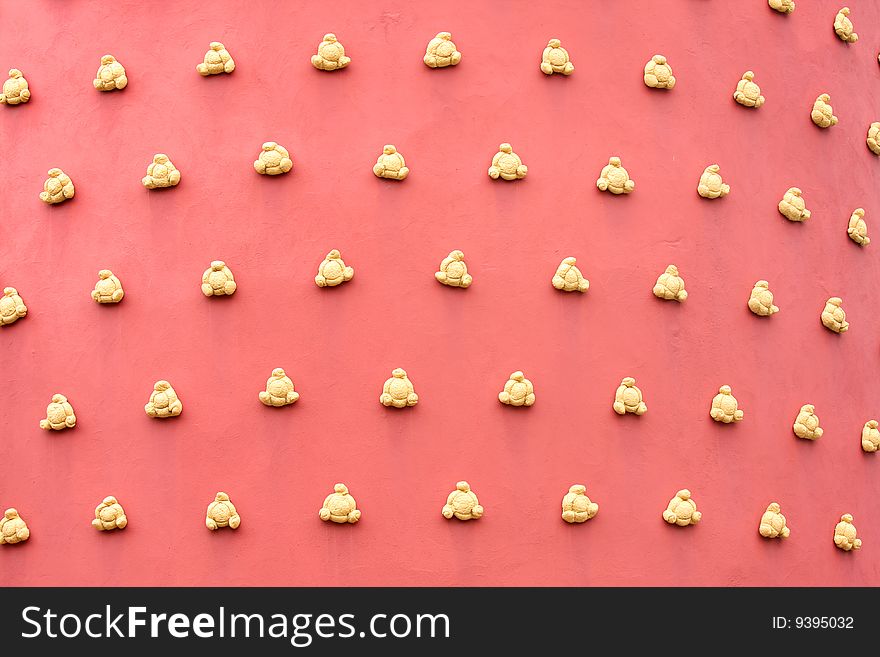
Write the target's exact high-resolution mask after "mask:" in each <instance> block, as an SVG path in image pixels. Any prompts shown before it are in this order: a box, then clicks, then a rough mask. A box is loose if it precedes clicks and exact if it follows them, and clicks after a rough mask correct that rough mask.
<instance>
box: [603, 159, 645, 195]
mask: <svg viewBox="0 0 880 657" xmlns="http://www.w3.org/2000/svg"><path fill="white" fill-rule="evenodd" d="M596 187H598V188H599V190H600V191H603V192H604V191H609V192H611V193H612V194H629V193H630V192H631V191H632V190H634V189H635V188H636V181H635V180H633V179H632V178H630V177H629V173H627V170H626V169H624V168H623V166H621V164H620V158H619V157H612V158H609V160H608V164H606V165H605V166H604V167H603V168H602V173H600V174H599V179H598V180H597V181H596Z"/></svg>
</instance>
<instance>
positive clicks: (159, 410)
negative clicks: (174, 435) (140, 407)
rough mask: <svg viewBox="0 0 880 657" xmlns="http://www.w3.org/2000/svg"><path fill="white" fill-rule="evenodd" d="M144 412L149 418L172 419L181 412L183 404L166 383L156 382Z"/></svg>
mask: <svg viewBox="0 0 880 657" xmlns="http://www.w3.org/2000/svg"><path fill="white" fill-rule="evenodd" d="M144 411H145V412H146V414H147V415H149V416H150V417H174V416H176V415H180V413H181V412H182V411H183V402H181V401H180V399H179V398H178V396H177V393H176V392H175V391H174V388H172V387H171V384H170V383H168V381H156V384H155V385H154V386H153V392H152V393H150V401H149V402H147V403H146V404H145V405H144Z"/></svg>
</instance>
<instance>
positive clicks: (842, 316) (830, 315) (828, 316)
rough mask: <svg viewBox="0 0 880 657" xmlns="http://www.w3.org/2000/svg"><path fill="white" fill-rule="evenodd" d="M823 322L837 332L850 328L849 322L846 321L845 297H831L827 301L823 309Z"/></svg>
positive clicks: (826, 326) (829, 328)
mask: <svg viewBox="0 0 880 657" xmlns="http://www.w3.org/2000/svg"><path fill="white" fill-rule="evenodd" d="M822 324H823V325H824V326H825V328H827V329H828V330H830V331H834V332H835V333H843V332H845V331H847V330H849V322H847V321H846V312H845V311H844V310H843V299H841V298H840V297H831V298H830V299H828V301H826V302H825V308H824V309H823V310H822Z"/></svg>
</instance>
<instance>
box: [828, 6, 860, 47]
mask: <svg viewBox="0 0 880 657" xmlns="http://www.w3.org/2000/svg"><path fill="white" fill-rule="evenodd" d="M848 17H849V7H844V8H843V9H841V10H840V11H839V12H837V16H835V17H834V33H835V34H836V35H837V36H838V37H839V38H840V40H841V41H846V42H847V43H855V42H856V41H858V40H859V35H858V34H856V33H855V32H853V24H852V21H851V20H850V19H849V18H848Z"/></svg>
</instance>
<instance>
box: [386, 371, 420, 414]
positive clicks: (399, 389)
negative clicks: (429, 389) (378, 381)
mask: <svg viewBox="0 0 880 657" xmlns="http://www.w3.org/2000/svg"><path fill="white" fill-rule="evenodd" d="M379 402H380V403H381V404H382V406H393V407H394V408H406V407H407V406H415V405H416V404H418V403H419V396H418V395H417V394H416V389H415V387H414V386H413V383H412V381H410V380H409V378H408V377H407V376H406V370H404V369H402V368H400V367H398V368H396V369H394V370H393V371H392V372H391V378H390V379H388V380H387V381H385V385H383V386H382V394H381V395H380V396H379Z"/></svg>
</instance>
